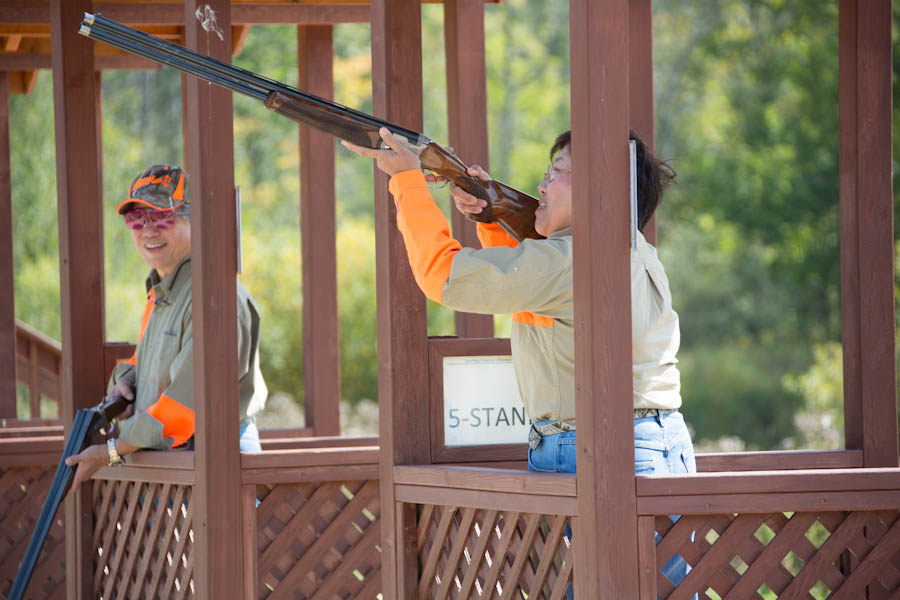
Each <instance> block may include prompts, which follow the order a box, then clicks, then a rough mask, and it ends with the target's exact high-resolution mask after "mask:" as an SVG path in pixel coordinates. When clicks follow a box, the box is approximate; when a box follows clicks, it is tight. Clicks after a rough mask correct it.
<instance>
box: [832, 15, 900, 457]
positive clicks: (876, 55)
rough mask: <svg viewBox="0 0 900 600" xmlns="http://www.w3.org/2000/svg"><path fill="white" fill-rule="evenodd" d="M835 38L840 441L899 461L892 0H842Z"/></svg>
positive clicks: (877, 455)
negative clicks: (841, 368) (841, 376)
mask: <svg viewBox="0 0 900 600" xmlns="http://www.w3.org/2000/svg"><path fill="white" fill-rule="evenodd" d="M839 40H840V42H839V43H840V55H839V69H840V89H839V103H840V194H841V315H842V328H843V346H844V421H845V432H846V446H847V448H860V449H862V450H863V464H864V466H866V467H896V466H897V464H898V457H897V454H898V448H897V373H896V366H895V362H894V361H895V348H894V345H895V343H894V260H893V258H894V230H893V225H894V216H893V187H892V182H891V170H892V164H891V163H892V158H891V129H892V121H891V119H892V113H891V58H892V57H891V2H890V0H871V1H859V0H841V3H840V23H839Z"/></svg>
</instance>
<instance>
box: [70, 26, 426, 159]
mask: <svg viewBox="0 0 900 600" xmlns="http://www.w3.org/2000/svg"><path fill="white" fill-rule="evenodd" d="M78 33H80V34H81V35H83V36H85V37H88V38H91V39H95V40H97V41H98V42H103V43H104V44H109V45H110V46H115V47H116V48H119V49H121V50H125V51H126V52H131V53H133V54H137V55H139V56H143V57H144V58H147V59H149V60H152V61H154V62H158V63H161V64H164V65H167V66H170V67H172V68H175V69H178V70H179V71H182V72H184V73H187V74H189V75H193V76H194V77H197V78H199V79H202V80H204V81H208V82H210V83H215V84H217V85H220V86H222V87H224V88H227V89H229V90H232V91H234V92H238V93H240V94H244V95H245V96H249V97H251V98H254V99H256V100H261V101H265V100H266V99H267V98H268V97H269V96H270V95H271V94H272V93H273V92H281V93H282V94H287V95H291V96H294V97H297V98H302V99H303V101H305V102H307V103H310V104H314V105H317V106H319V107H320V108H322V109H323V110H324V111H328V112H332V113H333V112H334V111H335V110H337V111H339V112H340V113H343V114H344V115H346V116H347V117H350V118H352V119H354V120H356V121H360V122H364V123H367V124H369V125H370V126H372V127H374V128H375V129H376V130H377V129H378V128H379V127H387V128H388V129H389V130H390V131H391V132H392V133H394V134H396V135H401V136H403V137H404V138H406V139H407V140H409V142H410V143H412V144H414V145H425V144H428V143H429V142H431V139H430V138H428V137H427V136H425V135H424V134H421V133H419V132H417V131H413V130H411V129H407V128H405V127H401V126H399V125H396V124H394V123H391V122H389V121H383V120H381V119H378V118H377V117H373V116H372V115H369V114H366V113H364V112H360V111H358V110H355V109H352V108H349V107H347V106H341V105H340V104H336V103H334V102H331V101H329V100H325V99H324V98H320V97H318V96H315V95H313V94H309V93H307V92H303V91H301V90H298V89H296V88H294V87H291V86H289V85H286V84H284V83H281V82H279V81H275V80H273V79H269V78H268V77H263V76H261V75H257V74H256V73H252V72H250V71H247V70H245V69H241V68H240V67H235V66H234V65H230V64H227V63H224V62H221V61H219V60H216V59H215V58H212V57H210V56H207V55H205V54H201V53H199V52H195V51H194V50H191V49H189V48H185V47H184V46H180V45H178V44H173V43H172V42H169V41H166V40H162V39H159V38H157V37H154V36H152V35H150V34H148V33H145V32H143V31H139V30H136V29H133V28H131V27H127V26H125V25H122V24H120V23H117V22H115V21H112V20H110V19H107V18H105V17H103V16H102V15H95V14H91V13H84V18H83V19H82V21H81V28H80V29H79V31H78ZM354 141H356V142H357V143H359V141H358V140H354ZM372 147H377V146H372Z"/></svg>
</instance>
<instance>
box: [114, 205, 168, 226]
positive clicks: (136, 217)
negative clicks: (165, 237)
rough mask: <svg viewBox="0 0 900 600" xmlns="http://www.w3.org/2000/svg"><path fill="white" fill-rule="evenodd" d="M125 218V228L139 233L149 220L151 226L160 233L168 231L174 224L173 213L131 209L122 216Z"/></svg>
mask: <svg viewBox="0 0 900 600" xmlns="http://www.w3.org/2000/svg"><path fill="white" fill-rule="evenodd" d="M122 216H123V217H124V218H125V227H127V228H128V229H131V230H132V231H140V230H141V229H143V228H144V227H146V225H147V220H148V219H149V220H150V221H151V222H152V223H153V226H154V227H156V228H157V229H159V230H160V231H162V230H164V229H168V228H170V227H172V226H173V225H174V224H175V211H173V210H150V209H148V208H132V209H131V210H129V211H126V212H125V214H123V215H122Z"/></svg>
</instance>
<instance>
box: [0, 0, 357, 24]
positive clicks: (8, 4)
mask: <svg viewBox="0 0 900 600" xmlns="http://www.w3.org/2000/svg"><path fill="white" fill-rule="evenodd" d="M231 10H232V23H233V24H235V25H264V24H279V23H292V24H304V25H329V24H334V23H367V22H368V21H369V5H368V3H358V4H338V3H335V4H311V3H303V4H297V3H283V2H259V3H252V4H247V3H236V4H233V5H232V7H231ZM93 12H97V13H102V14H103V16H105V17H107V18H110V19H113V20H114V21H119V22H120V23H127V24H129V25H184V23H185V13H184V9H183V7H182V5H181V4H179V3H172V2H139V3H132V2H96V3H94V11H93ZM49 14H50V12H49V5H48V4H47V2H32V1H28V0H0V15H2V17H0V22H2V23H9V24H20V23H21V24H46V23H48V22H49ZM192 17H193V15H191V18H192ZM79 21H80V19H79Z"/></svg>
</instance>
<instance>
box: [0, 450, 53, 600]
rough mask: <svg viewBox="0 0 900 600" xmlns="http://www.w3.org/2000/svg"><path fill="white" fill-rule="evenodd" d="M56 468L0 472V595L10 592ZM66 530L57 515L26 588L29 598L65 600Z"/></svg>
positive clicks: (32, 468) (19, 468) (26, 468)
mask: <svg viewBox="0 0 900 600" xmlns="http://www.w3.org/2000/svg"><path fill="white" fill-rule="evenodd" d="M55 472H56V465H53V466H32V467H9V468H6V469H0V595H3V597H6V595H7V594H9V591H10V589H12V584H13V580H14V579H15V577H16V571H18V569H19V563H20V562H22V557H23V556H24V555H25V548H26V547H27V546H28V542H29V540H30V539H31V533H32V532H33V531H34V526H35V524H36V523H37V519H38V516H39V515H40V512H41V508H42V507H43V506H44V500H45V499H46V498H47V492H48V490H49V489H50V484H51V483H52V482H53V475H54V473H55ZM65 533H66V530H65V526H64V525H63V511H62V510H60V511H57V514H56V517H55V518H54V520H53V524H52V525H51V526H50V531H49V532H48V534H47V538H46V541H45V542H44V548H43V550H42V551H41V554H40V557H39V558H38V561H37V567H36V568H35V570H34V573H33V574H32V576H31V582H30V584H29V586H28V597H29V598H64V597H65V583H66V565H65V558H66V556H65V554H66V548H65V543H64V542H65Z"/></svg>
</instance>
